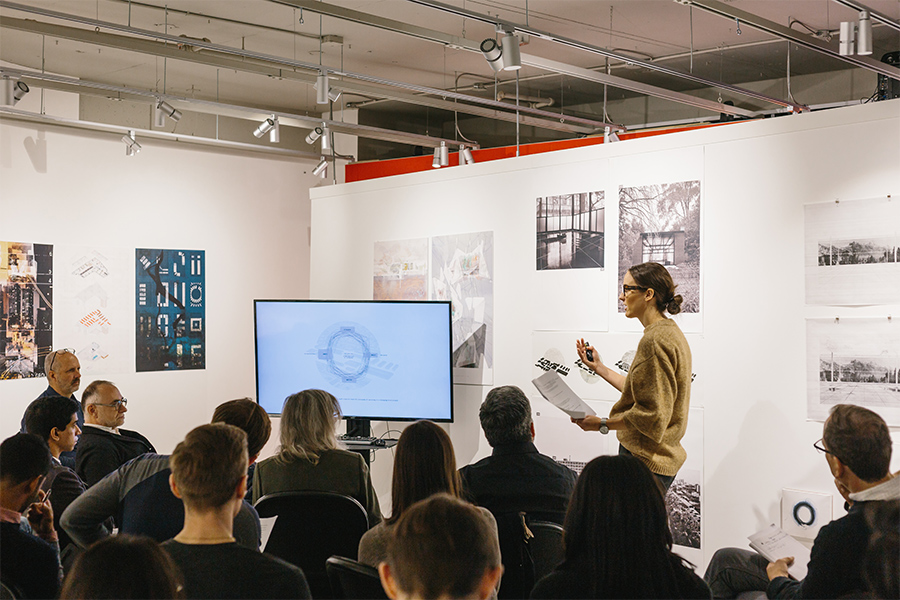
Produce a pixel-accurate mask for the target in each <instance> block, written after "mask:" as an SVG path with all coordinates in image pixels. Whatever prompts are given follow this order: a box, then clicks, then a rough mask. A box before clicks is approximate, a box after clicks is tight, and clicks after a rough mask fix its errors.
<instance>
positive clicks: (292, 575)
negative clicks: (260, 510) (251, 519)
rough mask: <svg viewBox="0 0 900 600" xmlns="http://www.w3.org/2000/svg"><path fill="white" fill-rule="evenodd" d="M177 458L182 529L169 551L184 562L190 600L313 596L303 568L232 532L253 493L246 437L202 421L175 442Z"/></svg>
mask: <svg viewBox="0 0 900 600" xmlns="http://www.w3.org/2000/svg"><path fill="white" fill-rule="evenodd" d="M171 463H172V476H171V477H170V478H169V482H170V484H171V486H172V493H174V494H175V495H176V496H178V497H179V498H181V499H182V500H183V501H184V529H182V530H181V532H179V534H178V535H176V536H175V538H174V539H172V540H169V541H168V542H165V543H163V548H164V549H165V550H166V551H167V552H168V553H169V554H170V555H171V556H172V558H173V559H174V560H175V562H176V564H178V565H179V566H180V567H181V571H182V573H183V574H184V577H185V595H186V597H188V598H310V597H311V595H310V593H309V586H308V585H307V583H306V578H305V577H304V576H303V571H301V570H300V569H299V568H297V567H295V566H294V565H292V564H290V563H287V562H285V561H283V560H281V559H279V558H276V557H274V556H270V555H268V554H264V553H260V552H254V551H253V550H249V549H247V548H244V547H242V546H239V545H238V543H237V542H236V541H235V539H234V537H233V536H232V531H231V527H232V521H233V519H234V516H235V515H236V514H237V513H238V510H240V507H241V505H242V504H243V502H244V495H245V494H246V493H247V466H248V465H247V434H245V433H244V432H243V431H241V430H240V429H238V428H237V427H234V426H233V425H226V424H225V423H213V424H211V425H201V426H200V427H197V428H196V429H194V430H192V431H191V432H190V433H188V434H187V436H186V437H185V438H184V441H183V442H181V443H180V444H178V446H176V447H175V452H173V453H172V459H171Z"/></svg>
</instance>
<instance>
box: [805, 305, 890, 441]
mask: <svg viewBox="0 0 900 600" xmlns="http://www.w3.org/2000/svg"><path fill="white" fill-rule="evenodd" d="M892 321H893V320H892V319H888V318H887V317H885V318H871V319H862V318H860V319H850V318H841V319H809V320H807V348H808V349H807V352H808V362H809V371H810V372H809V375H808V381H809V389H808V390H807V393H808V396H809V418H810V419H813V420H824V419H825V418H827V416H828V411H829V410H830V409H831V407H832V406H834V405H835V404H856V405H859V406H864V407H866V408H869V409H871V410H874V411H875V412H877V413H878V414H880V415H881V416H882V417H883V418H884V420H885V421H887V423H888V425H891V426H897V425H898V424H900V326H898V325H897V324H896V323H893V322H892Z"/></svg>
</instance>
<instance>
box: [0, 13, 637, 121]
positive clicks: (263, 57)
mask: <svg viewBox="0 0 900 600" xmlns="http://www.w3.org/2000/svg"><path fill="white" fill-rule="evenodd" d="M0 7H2V8H7V9H10V10H17V11H21V12H26V13H30V14H37V15H41V16H44V17H50V18H54V19H61V20H64V21H71V22H74V23H81V24H82V25H89V26H91V27H94V28H100V29H109V30H111V31H119V32H122V33H128V34H131V35H137V36H141V37H147V38H151V39H158V40H165V41H167V42H171V43H174V44H179V43H184V39H183V38H180V37H178V36H174V35H168V34H165V33H159V32H156V31H149V30H146V29H138V28H136V27H130V26H127V25H119V24H118V23H111V22H108V21H100V20H97V19H91V18H90V17H81V16H78V15H72V14H67V13H61V12H58V11H52V10H47V9H43V8H38V7H33V6H28V5H25V4H19V3H16V2H8V1H6V0H0ZM5 21H6V19H3V20H0V26H2V27H6V26H7V24H6V23H5ZM45 25H46V24H45ZM21 28H22V29H24V28H25V27H21ZM191 46H192V47H193V48H204V49H207V50H214V51H217V52H221V53H223V54H230V55H234V56H240V57H242V58H250V59H255V60H260V61H264V62H269V63H274V64H278V65H284V66H289V67H292V68H299V69H304V70H308V71H313V72H319V71H325V72H326V74H333V75H335V76H337V77H343V78H350V79H354V80H357V81H365V82H369V83H375V84H379V85H385V86H389V87H395V88H400V89H405V90H410V91H413V92H419V93H421V94H429V95H432V96H438V97H441V98H444V99H446V98H455V99H457V100H460V101H462V102H471V103H473V104H477V105H482V106H491V107H493V108H498V109H501V110H507V109H509V106H508V105H506V104H504V103H502V102H497V101H495V100H490V99H485V98H479V97H477V96H469V95H467V94H460V93H457V92H451V91H448V90H441V89H436V88H430V87H427V86H423V85H416V84H411V83H404V82H400V81H392V80H389V79H383V78H380V77H373V76H370V75H364V74H362V73H354V72H352V71H344V70H341V69H336V68H333V67H327V66H324V65H319V64H316V63H307V62H303V61H298V60H291V59H288V58H284V57H281V56H275V55H272V54H265V53H262V52H253V51H250V50H242V49H238V48H232V47H230V46H223V45H221V44H213V43H211V42H205V41H202V40H201V41H193V40H192V42H191ZM174 58H180V56H179V55H176V56H175V57H174ZM342 86H344V87H346V83H345V82H344V83H342ZM520 110H521V111H522V112H525V113H528V114H531V115H534V116H539V117H544V118H547V119H560V115H559V114H556V113H551V112H547V111H542V110H539V109H532V108H522V109H520ZM564 118H565V120H566V121H568V122H570V123H576V124H583V125H587V126H590V127H592V128H593V130H595V131H596V130H602V129H603V128H605V127H612V128H614V129H616V130H618V131H625V127H624V126H622V125H619V124H616V123H606V122H602V121H596V120H591V119H583V118H580V117H564Z"/></svg>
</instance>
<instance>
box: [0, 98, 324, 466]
mask: <svg viewBox="0 0 900 600" xmlns="http://www.w3.org/2000/svg"><path fill="white" fill-rule="evenodd" d="M31 95H32V96H35V97H36V99H37V98H38V97H39V96H38V95H36V94H31ZM26 100H28V98H26ZM26 100H23V102H22V103H20V104H25V103H26ZM48 101H49V102H50V104H52V98H49V99H48ZM20 108H22V106H20ZM24 108H25V110H37V107H30V108H29V107H24ZM60 112H62V113H63V114H65V113H66V112H69V113H74V115H75V116H77V113H78V111H77V105H76V106H75V107H73V108H72V107H70V110H68V111H66V110H64V109H63V110H59V111H56V113H55V114H60ZM120 138H121V135H117V134H110V133H93V132H85V131H80V130H75V129H66V128H59V127H46V126H38V125H32V124H24V123H18V122H13V121H9V120H3V121H2V122H0V185H2V191H0V240H3V241H13V242H31V243H42V244H53V245H54V247H57V248H61V247H62V246H70V247H72V246H92V247H100V248H103V249H105V250H108V251H109V253H110V254H114V255H116V256H121V257H124V259H125V261H126V265H127V269H126V270H130V271H129V273H130V276H128V277H126V278H125V279H124V282H123V283H122V286H124V288H125V289H117V290H115V291H116V292H121V293H122V295H123V296H124V297H125V298H126V299H128V300H127V301H128V302H130V311H129V312H126V313H125V316H124V319H123V320H124V321H125V322H124V323H121V322H114V323H113V325H114V326H124V327H125V336H124V344H123V345H121V346H120V347H118V348H116V350H118V351H119V352H121V353H122V354H123V355H124V360H123V361H120V366H119V367H117V368H115V369H111V370H110V369H104V368H102V367H101V368H99V369H95V370H92V371H91V372H90V373H83V376H82V385H81V390H82V391H83V390H84V388H85V387H86V386H87V384H88V383H89V382H90V381H92V380H94V379H110V380H112V381H114V382H115V383H117V384H118V385H119V388H120V390H121V392H122V394H123V395H124V396H125V397H126V398H128V400H129V404H128V414H127V418H126V425H125V427H126V428H129V429H136V430H139V431H141V432H142V433H144V434H145V435H147V437H148V438H150V440H152V441H153V442H154V444H155V446H156V448H157V449H158V450H159V451H161V452H171V451H172V449H173V448H174V447H175V444H176V443H178V442H179V441H180V440H181V439H182V438H183V437H184V434H185V433H186V432H187V431H189V430H190V429H191V428H192V427H194V426H196V425H199V424H201V423H204V422H208V421H209V418H210V416H211V414H212V410H213V408H214V407H215V406H216V405H218V404H219V403H221V402H223V401H225V400H230V399H233V398H239V397H244V396H250V397H255V379H254V368H255V367H254V351H253V299H254V298H264V297H267V298H303V297H306V296H307V294H308V289H309V193H308V190H309V188H310V186H312V185H315V184H316V183H317V182H319V181H321V180H319V179H318V178H316V177H314V176H312V175H311V174H310V171H311V169H312V167H313V166H314V164H315V163H314V162H310V161H308V160H297V159H281V158H277V157H275V158H273V157H272V156H271V155H262V154H249V153H239V152H232V151H228V150H215V149H209V148H200V147H198V146H190V145H186V144H174V143H162V142H155V141H151V140H146V141H145V140H140V141H141V143H142V144H143V150H142V151H141V152H140V154H138V155H137V156H133V157H126V156H125V149H124V144H123V143H122V142H121V141H120ZM135 248H164V249H177V250H183V249H186V250H204V251H205V252H206V263H205V264H206V281H205V285H206V290H205V291H206V296H205V300H206V324H207V330H206V369H205V370H196V371H179V372H152V373H136V372H135V364H134V357H135V346H134V343H135V342H134V329H135V316H134V306H135V305H134V303H135V290H134V272H135V266H134V262H135ZM58 267H59V268H60V269H62V268H63V265H58ZM62 308H63V307H62V306H61V307H60V309H62ZM54 327H55V333H54V339H53V342H54V346H55V347H57V348H63V347H66V346H73V345H74V344H73V342H72V341H71V340H70V339H64V338H65V336H64V335H63V334H62V332H63V331H64V327H63V324H59V326H58V327H57V324H54ZM84 360H85V358H84V357H83V358H82V361H83V362H84ZM46 386H47V381H46V379H45V378H43V377H40V378H34V379H18V380H9V381H0V406H2V413H0V414H2V416H0V437H2V438H6V437H7V436H9V435H11V434H13V433H15V432H16V431H17V430H18V424H19V419H20V418H21V415H22V413H23V411H24V409H25V407H26V406H27V405H28V403H29V402H30V401H31V400H33V399H34V398H35V397H36V396H37V395H38V394H39V393H40V392H42V391H43V390H44V389H45V388H46ZM77 395H78V397H79V398H80V392H79V393H78V394H77ZM276 437H277V436H276ZM272 446H274V440H273V443H272ZM269 451H271V449H270V450H269Z"/></svg>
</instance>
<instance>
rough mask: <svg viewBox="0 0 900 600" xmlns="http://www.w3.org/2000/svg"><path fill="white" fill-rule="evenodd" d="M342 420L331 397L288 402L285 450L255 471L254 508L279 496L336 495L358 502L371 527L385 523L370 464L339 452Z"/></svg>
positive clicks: (304, 396) (319, 394)
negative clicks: (265, 499)
mask: <svg viewBox="0 0 900 600" xmlns="http://www.w3.org/2000/svg"><path fill="white" fill-rule="evenodd" d="M340 419H341V407H340V405H339V404H338V401H337V399H336V398H335V397H334V396H332V395H331V394H329V393H328V392H324V391H322V390H305V391H302V392H299V393H296V394H293V395H292V396H288V397H287V399H286V400H285V401H284V408H283V409H282V411H281V447H280V448H279V450H278V454H276V455H275V456H273V457H271V458H267V459H266V460H264V461H262V462H260V463H259V464H258V465H256V473H255V474H254V475H253V494H252V498H253V503H254V504H256V503H257V502H258V501H259V499H260V498H262V497H263V496H265V495H266V494H273V493H275V492H305V491H310V492H334V493H337V494H344V495H345V496H351V497H353V498H356V499H357V500H358V501H359V503H360V504H362V505H363V508H365V509H366V513H367V514H368V516H369V527H372V526H373V525H375V524H376V523H380V522H381V508H380V507H379V506H378V496H376V495H375V488H374V487H372V480H371V479H370V478H369V468H368V467H367V466H366V462H365V460H363V457H362V456H361V455H360V454H358V453H356V452H349V451H347V450H341V449H339V448H338V443H337V437H336V436H335V430H336V428H337V424H338V422H339V421H340Z"/></svg>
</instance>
